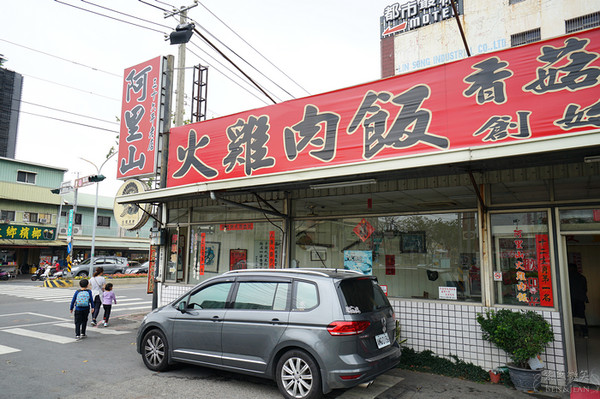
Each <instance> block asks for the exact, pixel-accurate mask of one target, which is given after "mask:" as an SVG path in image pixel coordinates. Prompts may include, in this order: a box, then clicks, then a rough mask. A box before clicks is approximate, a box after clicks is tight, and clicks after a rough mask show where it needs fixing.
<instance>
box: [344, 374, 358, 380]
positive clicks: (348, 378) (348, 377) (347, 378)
mask: <svg viewBox="0 0 600 399" xmlns="http://www.w3.org/2000/svg"><path fill="white" fill-rule="evenodd" d="M360 377H362V374H349V375H340V378H341V379H342V380H356V379H358V378H360Z"/></svg>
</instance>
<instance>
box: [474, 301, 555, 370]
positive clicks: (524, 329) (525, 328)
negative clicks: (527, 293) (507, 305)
mask: <svg viewBox="0 0 600 399" xmlns="http://www.w3.org/2000/svg"><path fill="white" fill-rule="evenodd" d="M477 322H478V323H479V325H480V326H481V330H482V332H483V333H482V335H483V339H485V340H487V341H490V342H491V343H493V344H494V345H496V346H497V347H498V348H500V349H502V350H503V351H505V352H506V353H507V354H508V356H509V357H510V358H511V359H512V361H513V362H514V363H515V365H516V366H517V367H521V368H528V364H527V361H528V360H529V359H531V358H532V357H534V356H537V355H538V354H540V353H542V352H543V351H544V349H545V348H546V345H548V343H550V342H552V341H554V333H553V332H552V327H551V326H550V323H548V322H547V321H546V320H545V319H544V317H543V316H542V315H540V314H539V313H536V312H534V311H532V310H527V311H512V310H509V309H501V310H498V311H494V310H488V311H486V312H485V314H482V313H479V314H478V315H477Z"/></svg>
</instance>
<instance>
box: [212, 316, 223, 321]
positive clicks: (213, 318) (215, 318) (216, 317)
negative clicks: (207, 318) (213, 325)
mask: <svg viewBox="0 0 600 399" xmlns="http://www.w3.org/2000/svg"><path fill="white" fill-rule="evenodd" d="M212 320H213V321H219V320H221V319H220V318H219V316H213V317H212Z"/></svg>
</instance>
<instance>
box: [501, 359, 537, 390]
mask: <svg viewBox="0 0 600 399" xmlns="http://www.w3.org/2000/svg"><path fill="white" fill-rule="evenodd" d="M506 367H508V373H509V374H510V380H511V381H512V383H513V384H514V385H515V388H516V389H518V390H519V391H523V392H528V391H537V390H538V388H539V387H540V385H541V384H542V369H540V370H531V369H522V368H520V367H516V366H515V365H514V364H507V365H506Z"/></svg>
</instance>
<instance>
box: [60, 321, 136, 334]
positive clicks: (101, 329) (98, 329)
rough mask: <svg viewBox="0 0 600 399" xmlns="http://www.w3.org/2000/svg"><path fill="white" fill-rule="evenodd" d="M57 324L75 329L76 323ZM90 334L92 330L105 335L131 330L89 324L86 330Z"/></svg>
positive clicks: (127, 332) (126, 332)
mask: <svg viewBox="0 0 600 399" xmlns="http://www.w3.org/2000/svg"><path fill="white" fill-rule="evenodd" d="M55 326H59V327H67V328H71V329H74V328H75V324H70V323H58V324H55ZM85 331H86V332H87V333H88V335H89V332H90V331H93V332H94V333H96V332H97V333H100V334H105V335H122V334H129V333H130V332H131V331H117V330H110V329H108V328H107V327H91V326H87V328H86V330H85Z"/></svg>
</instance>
